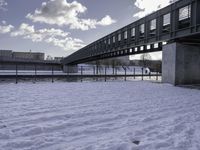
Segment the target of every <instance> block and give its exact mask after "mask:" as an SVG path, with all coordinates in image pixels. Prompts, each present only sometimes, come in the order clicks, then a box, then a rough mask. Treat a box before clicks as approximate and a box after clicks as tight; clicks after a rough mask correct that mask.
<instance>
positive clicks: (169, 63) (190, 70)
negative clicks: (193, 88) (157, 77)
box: [162, 43, 200, 85]
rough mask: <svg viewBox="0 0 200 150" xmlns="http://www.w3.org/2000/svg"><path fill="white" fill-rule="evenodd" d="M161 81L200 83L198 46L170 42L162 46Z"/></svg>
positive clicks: (199, 51) (199, 52)
mask: <svg viewBox="0 0 200 150" xmlns="http://www.w3.org/2000/svg"><path fill="white" fill-rule="evenodd" d="M162 82H164V83H170V84H173V85H181V84H199V83H200V46H197V45H185V44H181V43H172V44H168V45H165V46H163V61H162Z"/></svg>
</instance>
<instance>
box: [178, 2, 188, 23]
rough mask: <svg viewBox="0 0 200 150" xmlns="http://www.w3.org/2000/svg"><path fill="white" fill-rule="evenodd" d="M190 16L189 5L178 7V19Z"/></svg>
mask: <svg viewBox="0 0 200 150" xmlns="http://www.w3.org/2000/svg"><path fill="white" fill-rule="evenodd" d="M190 17H191V5H188V6H185V7H183V8H180V9H179V21H181V20H185V19H188V18H190Z"/></svg>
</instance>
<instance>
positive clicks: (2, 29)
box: [0, 20, 14, 34]
mask: <svg viewBox="0 0 200 150" xmlns="http://www.w3.org/2000/svg"><path fill="white" fill-rule="evenodd" d="M2 24H3V25H0V34H5V33H9V32H11V31H12V30H13V29H14V26H12V25H10V24H9V25H7V23H6V21H5V20H3V21H2Z"/></svg>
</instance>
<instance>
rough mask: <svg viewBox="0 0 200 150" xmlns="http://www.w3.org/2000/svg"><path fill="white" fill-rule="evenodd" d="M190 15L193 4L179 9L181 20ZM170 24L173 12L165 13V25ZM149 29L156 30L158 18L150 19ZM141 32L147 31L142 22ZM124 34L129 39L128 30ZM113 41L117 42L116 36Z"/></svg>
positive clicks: (119, 35) (120, 38)
mask: <svg viewBox="0 0 200 150" xmlns="http://www.w3.org/2000/svg"><path fill="white" fill-rule="evenodd" d="M190 17H191V5H187V6H185V7H183V8H180V9H179V18H178V19H179V21H182V20H185V19H188V18H190ZM170 24H171V14H170V13H168V14H165V15H163V27H166V26H169V25H170ZM149 29H150V31H154V30H156V19H153V20H151V21H150V24H149ZM139 32H140V34H144V33H145V24H141V25H140V26H139ZM123 34H124V39H127V38H128V32H127V31H125V32H124V33H123ZM131 37H135V28H132V29H131ZM117 39H118V41H121V40H122V37H121V34H120V33H119V34H118V35H117ZM112 42H113V43H115V42H116V38H115V36H113V37H112ZM106 43H107V42H106V40H105V44H106ZM108 44H111V39H108Z"/></svg>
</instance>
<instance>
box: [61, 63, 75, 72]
mask: <svg viewBox="0 0 200 150" xmlns="http://www.w3.org/2000/svg"><path fill="white" fill-rule="evenodd" d="M63 72H65V73H78V65H70V66H69V65H64V66H63Z"/></svg>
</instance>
